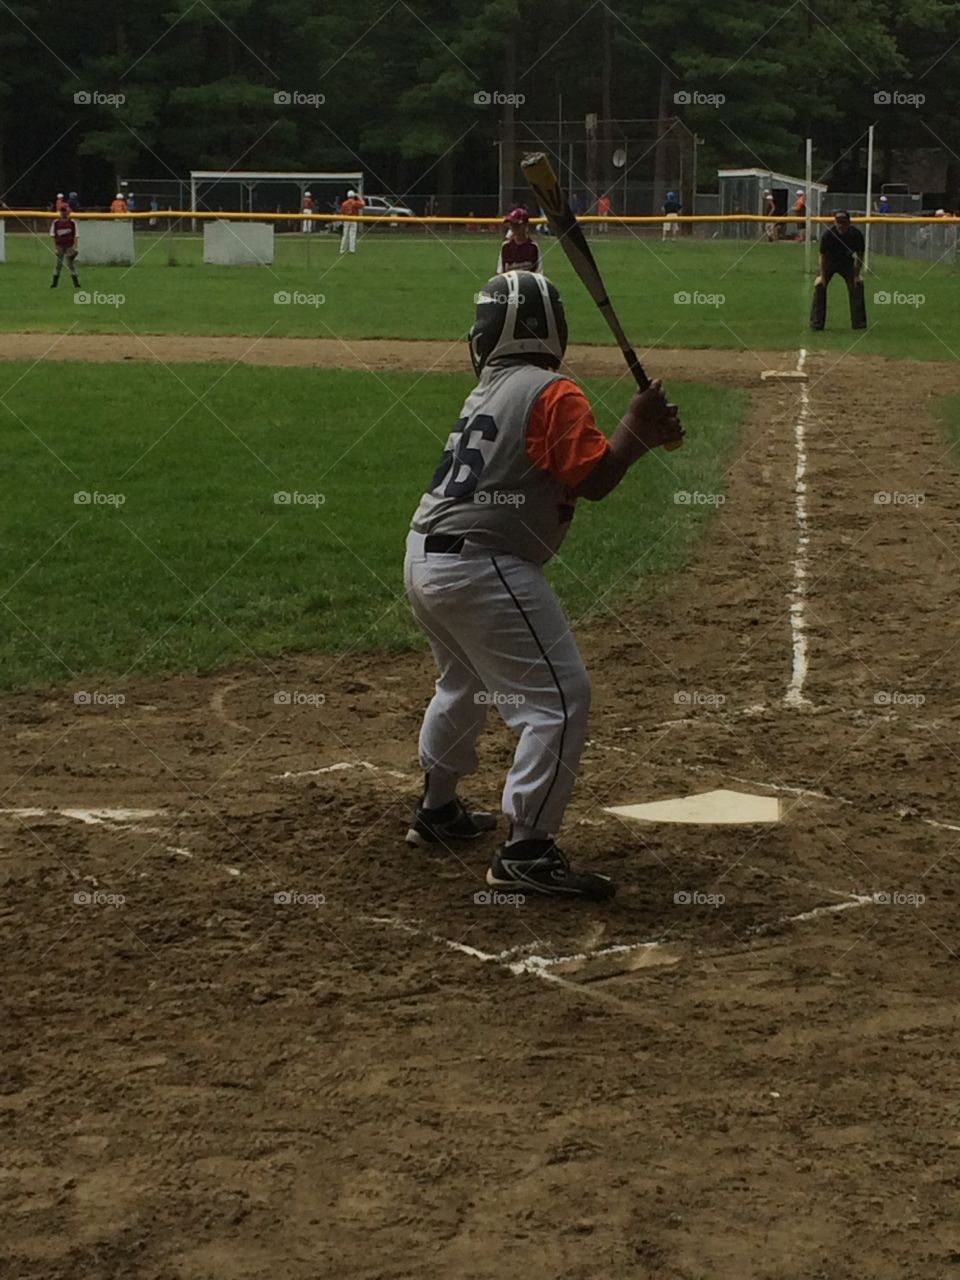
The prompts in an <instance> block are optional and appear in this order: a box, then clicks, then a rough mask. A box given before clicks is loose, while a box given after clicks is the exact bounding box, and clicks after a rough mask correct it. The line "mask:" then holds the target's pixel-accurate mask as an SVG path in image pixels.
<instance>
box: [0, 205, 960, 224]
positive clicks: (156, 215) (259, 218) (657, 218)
mask: <svg viewBox="0 0 960 1280" xmlns="http://www.w3.org/2000/svg"><path fill="white" fill-rule="evenodd" d="M55 217H56V214H55V213H53V212H52V211H51V210H49V209H0V218H7V219H15V220H21V219H22V220H25V219H29V218H36V219H44V220H45V219H51V220H52V219H53V218H55ZM71 217H73V218H75V219H77V220H78V221H82V220H83V219H85V218H91V219H97V220H103V219H111V218H117V219H119V220H121V221H126V222H145V221H151V220H152V221H154V222H156V221H159V220H162V219H167V220H170V219H184V218H190V219H196V220H198V221H203V220H207V221H209V220H214V221H229V222H316V223H324V222H361V223H363V224H364V225H365V226H373V225H375V224H377V223H388V224H391V225H397V226H402V227H436V226H451V225H453V226H464V227H501V226H503V224H504V222H505V218H504V217H503V216H500V217H492V218H470V217H460V216H458V215H455V214H433V215H431V216H429V217H422V218H419V217H413V218H408V217H404V216H401V215H397V214H390V213H385V214H376V215H374V214H368V215H367V216H366V217H365V216H363V215H362V214H360V215H356V216H354V215H347V214H344V213H302V212H301V213H241V212H240V211H238V210H217V211H212V210H208V209H197V210H196V211H194V210H193V209H146V210H143V211H142V212H141V211H139V210H138V211H136V212H135V213H109V212H107V211H103V212H84V213H73V214H71ZM577 220H578V222H582V223H585V224H587V225H590V224H592V223H605V224H606V225H607V226H611V227H632V226H660V225H661V224H662V223H663V222H664V221H665V216H664V214H662V213H660V214H650V215H644V216H643V217H637V216H633V215H624V216H623V217H618V216H616V215H615V214H610V215H607V216H605V217H599V216H598V215H596V214H584V215H583V216H581V217H579V218H578V219H577ZM670 221H671V223H674V222H679V223H681V224H682V223H690V224H693V225H695V224H697V223H713V222H720V223H723V222H757V223H763V224H766V223H788V224H792V225H796V224H797V223H800V222H803V221H804V215H803V214H798V213H793V214H789V213H787V214H782V215H780V216H771V215H769V214H765V213H696V214H693V213H689V214H687V213H684V214H679V215H678V216H677V217H675V218H674V217H671V218H670ZM810 221H811V222H818V223H826V224H829V223H832V222H833V215H832V214H822V215H820V216H819V217H811V218H810ZM853 221H854V222H855V223H857V224H858V225H860V224H863V223H876V224H878V225H886V226H890V225H893V224H895V223H907V224H909V225H910V226H913V227H919V226H925V225H928V224H929V225H934V226H938V227H942V226H945V225H946V226H950V225H957V224H960V218H944V217H940V218H935V217H926V218H923V217H913V216H908V215H901V214H894V213H883V214H871V215H870V216H869V217H865V216H863V215H853ZM530 222H531V224H532V225H534V226H537V225H540V224H542V223H545V222H546V219H545V218H537V217H531V219H530Z"/></svg>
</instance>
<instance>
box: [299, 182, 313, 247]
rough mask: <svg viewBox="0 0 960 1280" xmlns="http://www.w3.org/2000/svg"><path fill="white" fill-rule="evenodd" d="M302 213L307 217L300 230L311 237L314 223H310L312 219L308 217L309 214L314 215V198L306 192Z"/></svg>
mask: <svg viewBox="0 0 960 1280" xmlns="http://www.w3.org/2000/svg"><path fill="white" fill-rule="evenodd" d="M302 212H303V213H304V215H305V216H304V219H303V221H302V222H301V223H300V230H301V231H302V232H303V234H304V235H305V236H306V235H309V234H310V232H311V231H312V230H313V223H312V222H311V221H310V218H309V217H308V216H306V215H308V214H311V213H313V196H312V194H311V193H310V192H309V191H305V192H304V193H303V211H302Z"/></svg>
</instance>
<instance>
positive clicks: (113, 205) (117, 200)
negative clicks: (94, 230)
mask: <svg viewBox="0 0 960 1280" xmlns="http://www.w3.org/2000/svg"><path fill="white" fill-rule="evenodd" d="M110 212H111V213H126V212H127V202H126V200H124V198H123V196H122V195H121V194H120V192H119V191H118V192H117V194H116V195H115V196H114V197H113V199H112V200H111V201H110Z"/></svg>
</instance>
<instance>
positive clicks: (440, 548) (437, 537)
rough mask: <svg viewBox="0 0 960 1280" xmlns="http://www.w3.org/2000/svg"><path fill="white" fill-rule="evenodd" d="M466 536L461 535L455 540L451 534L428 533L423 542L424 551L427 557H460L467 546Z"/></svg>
mask: <svg viewBox="0 0 960 1280" xmlns="http://www.w3.org/2000/svg"><path fill="white" fill-rule="evenodd" d="M466 542H467V539H466V536H465V535H463V534H461V536H460V537H459V538H455V537H454V536H453V534H450V533H428V534H427V536H426V537H425V538H424V540H423V549H424V551H426V553H427V555H436V554H440V555H448V556H458V555H459V554H460V552H461V551H462V550H463V548H464V547H465V546H466Z"/></svg>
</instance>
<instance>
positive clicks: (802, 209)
mask: <svg viewBox="0 0 960 1280" xmlns="http://www.w3.org/2000/svg"><path fill="white" fill-rule="evenodd" d="M793 213H794V214H795V216H796V219H797V237H796V238H797V239H798V240H802V239H803V237H804V235H805V234H806V229H807V197H806V196H805V195H804V193H803V192H802V191H798V192H797V198H796V200H794V202H793Z"/></svg>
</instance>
